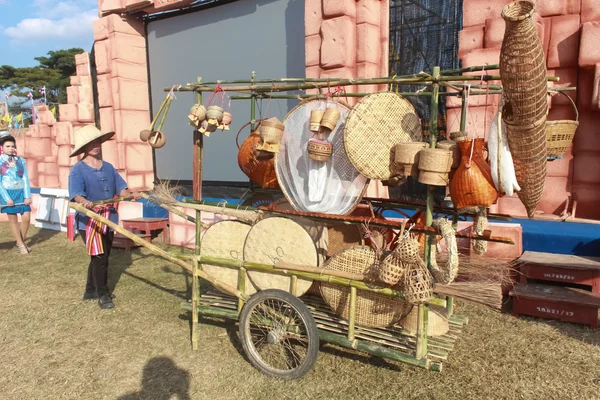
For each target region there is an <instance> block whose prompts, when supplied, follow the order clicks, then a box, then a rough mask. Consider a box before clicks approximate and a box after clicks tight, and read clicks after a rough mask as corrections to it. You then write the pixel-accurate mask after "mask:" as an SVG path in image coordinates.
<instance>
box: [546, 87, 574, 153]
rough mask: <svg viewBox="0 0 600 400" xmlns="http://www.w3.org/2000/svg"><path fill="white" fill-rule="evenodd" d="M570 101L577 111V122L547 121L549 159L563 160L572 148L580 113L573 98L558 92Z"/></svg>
mask: <svg viewBox="0 0 600 400" xmlns="http://www.w3.org/2000/svg"><path fill="white" fill-rule="evenodd" d="M558 93H560V94H562V95H563V96H565V97H566V98H568V99H569V101H570V102H571V104H572V105H573V109H574V110H575V121H573V120H570V119H561V120H556V121H546V141H547V144H548V153H547V156H548V157H549V158H561V157H562V156H563V155H564V154H565V153H566V152H567V151H568V150H569V147H571V143H573V138H574V137H575V132H576V131H577V128H578V127H579V111H578V110H577V106H576V105H575V102H574V101H573V99H572V98H571V96H569V95H567V94H565V93H563V92H558Z"/></svg>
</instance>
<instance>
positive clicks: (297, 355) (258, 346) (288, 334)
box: [240, 289, 319, 379]
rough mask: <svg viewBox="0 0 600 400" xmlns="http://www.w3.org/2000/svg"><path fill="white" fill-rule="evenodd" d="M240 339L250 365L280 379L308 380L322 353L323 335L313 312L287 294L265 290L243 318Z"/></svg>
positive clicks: (241, 315) (241, 316)
mask: <svg viewBox="0 0 600 400" xmlns="http://www.w3.org/2000/svg"><path fill="white" fill-rule="evenodd" d="M240 336H241V340H242V346H243V347H244V351H245V352H246V355H247V356H248V358H249V359H250V362H251V363H252V364H253V365H254V366H255V367H256V368H258V369H259V370H261V371H262V372H263V373H265V374H266V375H270V376H276V377H279V378H285V379H295V378H300V377H302V376H304V375H305V374H306V373H307V372H308V371H310V369H311V368H312V366H313V364H314V363H315V361H316V360H317V355H318V353H319V332H318V331H317V325H316V324H315V320H314V319H313V317H312V315H310V311H309V310H308V308H306V306H305V305H304V303H302V302H301V301H300V300H298V298H296V297H295V296H293V295H291V294H289V293H287V292H284V291H283V290H278V289H268V290H262V291H260V292H258V293H256V294H255V295H253V296H252V297H251V298H250V300H249V301H248V302H247V303H246V304H245V305H244V308H242V312H241V314H240Z"/></svg>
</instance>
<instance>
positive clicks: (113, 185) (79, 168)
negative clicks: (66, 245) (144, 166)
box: [69, 161, 127, 230]
mask: <svg viewBox="0 0 600 400" xmlns="http://www.w3.org/2000/svg"><path fill="white" fill-rule="evenodd" d="M124 189H127V183H126V182H125V180H124V179H123V178H122V177H121V175H119V173H118V172H117V170H116V169H115V167H113V166H112V164H111V163H108V162H106V161H103V162H102V166H101V167H100V168H92V167H90V166H89V165H88V164H86V163H84V162H83V161H79V162H78V163H77V164H75V165H74V166H73V167H72V168H71V172H70V173H69V198H70V199H71V201H74V199H75V197H77V196H83V197H85V198H86V199H87V200H88V201H99V200H108V199H112V198H114V197H115V196H116V195H118V194H119V193H121V191H122V190H124ZM88 219H89V217H88V216H86V215H85V214H81V213H80V212H77V213H76V214H75V220H76V221H77V229H79V230H85V226H86V224H87V222H88ZM109 219H110V220H111V221H112V222H114V223H115V224H117V223H119V216H118V214H117V212H116V210H114V209H111V211H110V218H109Z"/></svg>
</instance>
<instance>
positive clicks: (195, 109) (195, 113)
mask: <svg viewBox="0 0 600 400" xmlns="http://www.w3.org/2000/svg"><path fill="white" fill-rule="evenodd" d="M189 117H190V120H191V119H192V117H193V119H194V120H196V121H203V120H204V119H205V118H206V108H205V107H204V106H203V105H202V104H200V103H198V104H194V105H193V106H192V108H191V109H190V115H189Z"/></svg>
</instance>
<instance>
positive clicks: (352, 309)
mask: <svg viewBox="0 0 600 400" xmlns="http://www.w3.org/2000/svg"><path fill="white" fill-rule="evenodd" d="M348 317H349V318H348V341H349V342H353V341H354V324H355V320H356V288H355V287H351V288H350V310H349V312H348Z"/></svg>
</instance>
